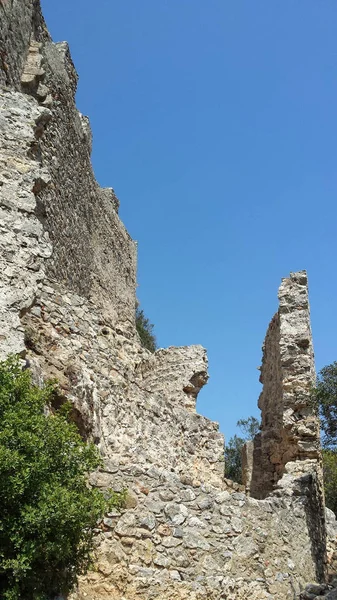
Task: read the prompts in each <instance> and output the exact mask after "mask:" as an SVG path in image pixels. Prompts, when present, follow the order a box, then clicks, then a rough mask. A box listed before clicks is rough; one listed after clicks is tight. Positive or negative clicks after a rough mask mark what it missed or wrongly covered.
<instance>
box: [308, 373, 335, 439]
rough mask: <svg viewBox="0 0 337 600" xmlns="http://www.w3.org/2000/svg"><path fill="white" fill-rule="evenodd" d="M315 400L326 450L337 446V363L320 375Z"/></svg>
mask: <svg viewBox="0 0 337 600" xmlns="http://www.w3.org/2000/svg"><path fill="white" fill-rule="evenodd" d="M314 399H315V403H316V407H317V410H318V413H319V417H320V425H321V430H322V433H323V436H322V445H323V446H324V448H330V449H331V448H333V447H336V446H337V362H334V363H332V364H331V365H327V366H326V367H323V369H321V371H320V372H319V374H318V377H317V383H316V388H315V391H314Z"/></svg>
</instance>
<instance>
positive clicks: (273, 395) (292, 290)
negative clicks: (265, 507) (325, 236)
mask: <svg viewBox="0 0 337 600" xmlns="http://www.w3.org/2000/svg"><path fill="white" fill-rule="evenodd" d="M260 381H261V383H263V391H262V393H261V395H260V398H259V408H260V409H261V416H262V424H261V433H260V434H259V435H258V436H257V439H256V440H255V444H254V446H255V447H254V459H253V472H252V474H251V485H250V491H251V494H252V495H253V496H254V497H256V498H265V497H266V495H268V494H269V493H270V492H271V491H272V490H273V488H274V486H275V483H276V482H277V481H278V480H279V479H280V478H281V477H282V475H283V473H284V470H285V465H286V464H287V463H289V462H291V461H297V460H300V461H305V460H307V459H308V460H309V463H308V464H309V465H311V462H310V461H311V460H317V461H320V458H321V457H320V439H319V422H318V419H317V418H316V415H315V414H314V410H313V406H312V405H311V401H310V398H311V389H312V387H313V385H314V383H315V365H314V353H313V344H312V335H311V327H310V310H309V300H308V282H307V275H306V272H305V271H300V272H298V273H291V274H290V277H289V278H286V279H283V280H282V284H281V286H280V288H279V310H278V312H277V313H276V315H275V316H274V317H273V318H272V320H271V322H270V325H269V327H268V331H267V335H266V339H265V342H264V346H263V359H262V367H261V376H260ZM310 468H311V467H310V466H309V469H310Z"/></svg>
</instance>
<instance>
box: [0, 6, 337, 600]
mask: <svg viewBox="0 0 337 600" xmlns="http://www.w3.org/2000/svg"><path fill="white" fill-rule="evenodd" d="M0 57H1V59H0V86H1V87H0V165H1V172H0V227H1V236H0V266H1V269H0V324H1V331H0V355H1V358H4V357H6V356H7V355H8V354H9V353H11V352H15V353H18V354H20V355H21V356H22V357H24V358H26V359H27V364H29V365H30V367H31V369H32V371H33V375H34V377H35V379H36V380H37V381H43V380H45V379H46V378H48V377H56V378H57V379H58V381H59V383H60V386H61V389H62V393H63V394H64V397H65V398H67V399H68V400H69V401H70V402H72V404H73V409H74V415H76V420H77V422H78V425H79V427H80V431H81V433H82V435H83V437H85V438H86V439H92V440H94V441H95V443H96V444H97V445H98V447H99V448H100V451H101V453H102V456H103V458H104V467H103V468H102V469H101V470H100V471H98V472H96V473H93V474H92V476H91V482H92V484H93V485H96V486H98V487H100V488H102V489H105V488H110V489H111V488H112V489H115V490H120V489H125V488H126V489H127V490H128V494H127V502H126V506H125V508H124V509H123V510H121V511H120V512H117V511H116V512H112V513H110V514H108V515H106V516H105V518H104V520H103V521H102V523H100V525H99V527H98V528H97V557H96V559H97V560H96V568H95V570H94V571H92V572H90V573H88V574H87V575H86V576H84V577H82V578H81V579H80V581H79V585H78V589H77V590H76V592H75V593H74V596H73V598H76V600H84V599H86V600H108V599H109V600H125V599H126V598H127V599H128V600H135V599H136V598H137V600H185V599H187V598H188V599H189V600H220V599H227V600H247V598H249V599H251V600H264V599H265V600H276V599H277V600H283V599H284V600H287V599H289V600H290V599H291V600H293V598H294V597H295V596H296V594H297V593H299V592H300V591H301V589H303V587H304V585H305V584H306V583H307V582H308V581H313V580H322V579H324V577H325V566H326V551H325V544H326V532H325V520H324V515H325V512H324V500H323V495H322V490H321V482H322V476H321V465H320V455H319V440H318V425H317V421H316V419H315V417H314V415H313V414H312V411H311V409H310V406H309V403H308V400H309V395H310V386H311V385H312V382H313V377H314V365H313V353H312V342H311V334H310V322H309V312H308V296H307V287H306V275H305V273H304V272H300V273H295V274H292V275H291V276H290V278H289V279H286V280H284V281H283V283H282V286H281V288H280V308H279V311H278V313H277V315H276V316H275V317H274V318H273V320H272V322H271V324H270V327H269V330H268V334H267V338H266V342H265V350H264V358H263V366H262V372H261V377H262V380H263V383H264V390H263V393H262V395H261V398H260V401H259V405H260V408H261V410H262V430H261V433H260V435H259V436H258V438H257V439H256V440H255V442H254V444H253V452H252V453H251V455H250V456H249V460H248V461H247V466H246V473H247V487H248V488H249V489H248V491H249V494H250V495H249V494H245V493H243V491H240V490H238V489H235V488H234V487H233V486H229V485H227V483H226V481H225V480H224V460H223V456H224V440H223V436H222V434H221V433H220V432H219V428H218V424H217V423H214V422H212V421H210V420H209V419H206V418H205V417H203V416H201V415H198V414H197V412H196V400H197V395H198V392H199V390H200V389H201V387H202V386H203V385H204V384H205V383H206V382H207V378H208V374H207V356H206V351H205V350H204V348H202V347H201V346H189V347H181V348H167V349H160V350H157V351H156V352H155V353H154V354H150V353H149V352H148V351H147V350H145V349H144V348H142V346H141V345H140V342H139V338H138V335H137V331H136V327H135V292H136V258H137V257H136V244H135V243H134V241H133V240H132V239H131V238H130V236H129V234H128V232H127V231H126V229H125V227H124V225H123V223H122V222H121V220H120V218H119V216H118V206H119V202H118V200H117V198H116V196H115V194H114V191H113V190H112V188H105V189H102V188H100V186H99V185H98V184H97V182H96V180H95V178H94V175H93V171H92V167H91V162H90V152H91V131H90V125H89V121H88V119H87V118H86V117H83V115H81V114H80V113H79V112H78V110H77V108H76V105H75V100H74V96H75V91H76V85H77V74H76V71H75V67H74V65H73V62H72V59H71V56H70V51H69V48H68V45H67V44H66V43H65V42H61V43H56V44H55V43H54V42H53V41H52V40H51V38H50V35H49V33H48V30H47V28H46V25H45V22H44V19H43V17H42V14H41V10H40V5H39V1H38V0H15V1H8V2H0ZM28 361H29V363H28ZM248 481H249V484H248ZM333 523H334V520H333V518H332V517H331V515H330V517H329V531H330V532H334V531H335V530H334V526H333Z"/></svg>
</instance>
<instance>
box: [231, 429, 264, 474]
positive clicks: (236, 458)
mask: <svg viewBox="0 0 337 600" xmlns="http://www.w3.org/2000/svg"><path fill="white" fill-rule="evenodd" d="M236 425H237V427H239V428H240V429H241V431H242V433H243V434H244V435H243V437H240V436H238V435H234V436H233V437H231V438H230V440H229V442H228V445H227V446H226V448H225V476H226V477H227V478H228V479H232V480H233V481H236V482H237V483H242V458H241V451H242V447H243V445H244V444H245V442H247V441H248V440H252V439H253V438H254V437H255V435H256V434H257V433H258V431H259V429H260V422H259V420H258V419H256V418H255V417H248V418H247V419H239V421H238V422H237V424H236Z"/></svg>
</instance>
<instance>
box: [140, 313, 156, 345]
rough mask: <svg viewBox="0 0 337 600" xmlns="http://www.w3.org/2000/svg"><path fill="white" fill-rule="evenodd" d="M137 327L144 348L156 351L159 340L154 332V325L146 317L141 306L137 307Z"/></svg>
mask: <svg viewBox="0 0 337 600" xmlns="http://www.w3.org/2000/svg"><path fill="white" fill-rule="evenodd" d="M136 328H137V331H138V335H139V337H140V342H141V344H142V346H143V348H147V350H150V352H155V350H156V348H157V342H156V338H155V335H154V333H153V325H152V324H151V323H150V321H149V319H147V318H146V316H145V315H144V312H143V310H141V309H140V308H139V306H137V308H136Z"/></svg>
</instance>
